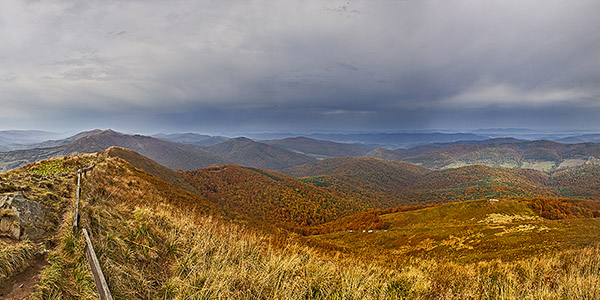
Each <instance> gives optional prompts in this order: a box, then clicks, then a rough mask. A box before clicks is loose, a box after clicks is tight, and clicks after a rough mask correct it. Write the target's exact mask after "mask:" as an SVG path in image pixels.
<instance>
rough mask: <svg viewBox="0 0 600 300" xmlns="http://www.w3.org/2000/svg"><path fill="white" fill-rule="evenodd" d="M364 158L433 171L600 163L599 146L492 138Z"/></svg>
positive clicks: (380, 151)
mask: <svg viewBox="0 0 600 300" xmlns="http://www.w3.org/2000/svg"><path fill="white" fill-rule="evenodd" d="M367 156H371V157H379V158H385V159H392V160H397V161H404V162H410V163H415V164H419V165H422V166H424V167H428V168H433V169H443V168H453V167H460V166H466V165H476V164H480V165H488V166H495V167H509V168H522V169H536V170H543V171H551V170H556V169H561V168H567V167H572V166H578V165H585V164H598V163H600V144H596V143H579V144H562V143H557V142H553V141H547V140H539V141H520V140H514V139H492V140H484V141H477V142H473V141H466V142H455V143H450V144H430V145H424V146H418V147H414V148H410V149H397V150H386V149H376V150H374V151H371V152H370V153H368V154H367Z"/></svg>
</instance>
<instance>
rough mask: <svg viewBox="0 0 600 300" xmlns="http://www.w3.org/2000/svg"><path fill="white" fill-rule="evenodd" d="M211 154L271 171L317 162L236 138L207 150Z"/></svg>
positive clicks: (245, 139) (271, 146) (232, 161)
mask: <svg viewBox="0 0 600 300" xmlns="http://www.w3.org/2000/svg"><path fill="white" fill-rule="evenodd" d="M206 151H208V152H209V153H211V154H213V155H216V156H219V157H221V158H223V159H224V160H226V161H229V162H231V163H235V164H239V165H243V166H250V167H258V168H263V169H269V170H276V171H279V170H283V169H285V168H289V167H292V166H297V165H302V164H308V163H312V162H316V161H317V160H316V159H315V158H312V157H309V156H306V155H303V154H299V153H295V152H292V151H289V150H286V149H283V148H280V147H277V146H273V145H268V144H264V143H258V142H255V141H253V140H251V139H248V138H243V137H240V138H234V139H230V140H227V141H225V142H221V143H218V144H216V145H213V146H211V147H208V148H206Z"/></svg>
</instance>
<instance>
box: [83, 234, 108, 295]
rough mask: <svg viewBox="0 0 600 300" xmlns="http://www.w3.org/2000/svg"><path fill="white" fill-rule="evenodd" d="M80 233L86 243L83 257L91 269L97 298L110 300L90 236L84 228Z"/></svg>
mask: <svg viewBox="0 0 600 300" xmlns="http://www.w3.org/2000/svg"><path fill="white" fill-rule="evenodd" d="M81 231H82V232H83V236H84V237H85V243H86V245H85V256H86V257H87V260H88V263H89V264H90V268H91V269H92V275H93V276H94V282H95V283H96V288H97V289H98V296H100V300H112V299H113V298H112V295H111V294H110V290H109V289H108V284H106V279H104V274H103V273H102V269H101V268H100V263H99V262H98V257H96V252H95V251H94V247H93V246H92V242H91V241H90V236H89V235H88V232H87V230H86V229H85V228H83V229H81Z"/></svg>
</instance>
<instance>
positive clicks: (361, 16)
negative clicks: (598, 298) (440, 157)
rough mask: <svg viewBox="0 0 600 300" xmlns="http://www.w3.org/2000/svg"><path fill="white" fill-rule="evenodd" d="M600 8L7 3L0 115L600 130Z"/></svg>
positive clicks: (168, 122) (554, 4) (184, 123)
mask: <svg viewBox="0 0 600 300" xmlns="http://www.w3.org/2000/svg"><path fill="white" fill-rule="evenodd" d="M598 11H600V2H597V1H577V2H566V1H476V2H474V1H391V0H390V1H383V0H382V1H191V0H180V1H141V0H140V1H137V0H129V1H99V0H92V1H70V0H54V1H20V0H7V1H2V3H1V4H0V40H1V41H2V47H0V95H1V98H0V104H1V105H2V110H1V111H0V117H2V119H1V121H0V126H15V125H14V124H16V126H26V127H35V125H38V126H39V125H40V124H41V125H44V126H46V125H45V124H48V125H47V126H52V124H54V126H59V125H57V124H59V123H56V120H57V119H60V120H62V121H61V122H62V123H64V124H65V125H60V126H62V127H65V126H68V123H69V122H68V121H65V120H67V119H68V116H72V115H74V114H76V115H77V118H78V119H81V120H83V122H85V121H86V120H87V121H88V122H90V123H93V124H97V123H103V122H105V123H108V124H105V125H104V126H102V127H106V126H111V123H113V122H117V120H119V121H118V122H119V123H120V124H123V125H122V126H125V127H126V126H129V127H130V128H132V129H138V130H139V129H142V128H148V127H149V126H164V127H173V130H178V128H182V129H190V128H191V129H194V126H196V128H198V129H199V130H201V127H206V126H211V125H212V126H213V127H218V126H222V127H227V125H229V127H241V126H244V127H252V128H255V129H260V128H270V127H275V128H278V127H290V128H291V127H295V128H312V127H337V128H340V129H342V128H349V129H354V128H355V129H360V128H368V129H393V128H398V129H402V128H415V127H420V128H426V127H432V126H434V127H447V126H462V124H463V123H466V122H468V120H471V121H473V122H475V121H476V123H473V124H471V125H470V126H467V127H487V125H489V126H490V127H495V126H503V125H502V124H506V123H518V122H523V120H522V119H519V118H522V117H523V116H524V112H528V115H529V116H530V117H529V118H528V120H527V122H526V123H528V124H529V125H527V126H534V127H536V126H542V127H548V126H552V125H553V124H555V125H556V124H560V126H569V124H571V125H573V124H577V126H584V127H590V126H596V125H595V124H597V122H596V121H595V119H596V118H595V116H596V115H595V113H596V112H598V111H599V107H600V102H599V100H600V98H599V95H600V88H599V87H600V85H599V84H600V74H599V72H598V70H600V51H598V50H599V49H600V35H598V34H597V33H596V31H597V28H600V21H598V20H599V19H598V18H597V16H596V13H597V12H598ZM565 111H568V112H569V113H570V114H578V113H581V114H580V115H581V116H585V118H587V119H582V118H579V119H577V122H575V120H574V118H571V117H568V116H561V115H562V114H561V112H565ZM545 115H547V116H552V119H553V120H549V118H544V116H545ZM123 116H127V117H123ZM481 116H488V117H486V118H483V117H481ZM531 116H533V117H531ZM127 120H130V123H131V124H130V125H127V122H128V121H127ZM491 123H494V124H491ZM11 124H13V125H11ZM216 124H220V125H216ZM90 126H92V125H90ZM93 126H96V125H93ZM136 126H137V128H136Z"/></svg>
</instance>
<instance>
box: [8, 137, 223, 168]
mask: <svg viewBox="0 0 600 300" xmlns="http://www.w3.org/2000/svg"><path fill="white" fill-rule="evenodd" d="M112 146H119V147H124V148H128V149H131V150H133V151H136V152H138V153H140V154H142V155H144V156H147V157H149V158H151V159H153V160H155V161H157V162H158V163H160V164H163V165H164V166H167V167H169V168H171V169H183V170H191V169H198V168H203V167H207V166H210V165H212V164H219V163H226V162H227V161H226V160H224V159H222V158H220V157H218V156H214V155H212V154H210V153H208V152H206V150H205V149H204V148H202V147H200V146H194V145H187V144H178V143H173V142H168V141H164V140H160V139H155V138H151V137H147V136H141V135H127V134H122V133H118V132H115V131H112V130H105V131H92V132H84V133H81V134H79V135H77V136H74V137H72V138H69V139H67V140H66V142H64V143H61V145H59V146H53V147H48V148H35V149H27V150H16V151H11V152H2V153H0V168H1V169H2V170H9V169H12V168H16V167H19V166H21V165H24V164H27V163H30V162H35V161H39V160H42V159H48V158H52V157H62V156H68V155H71V154H75V153H95V152H98V151H102V150H104V149H107V148H110V147H112Z"/></svg>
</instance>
